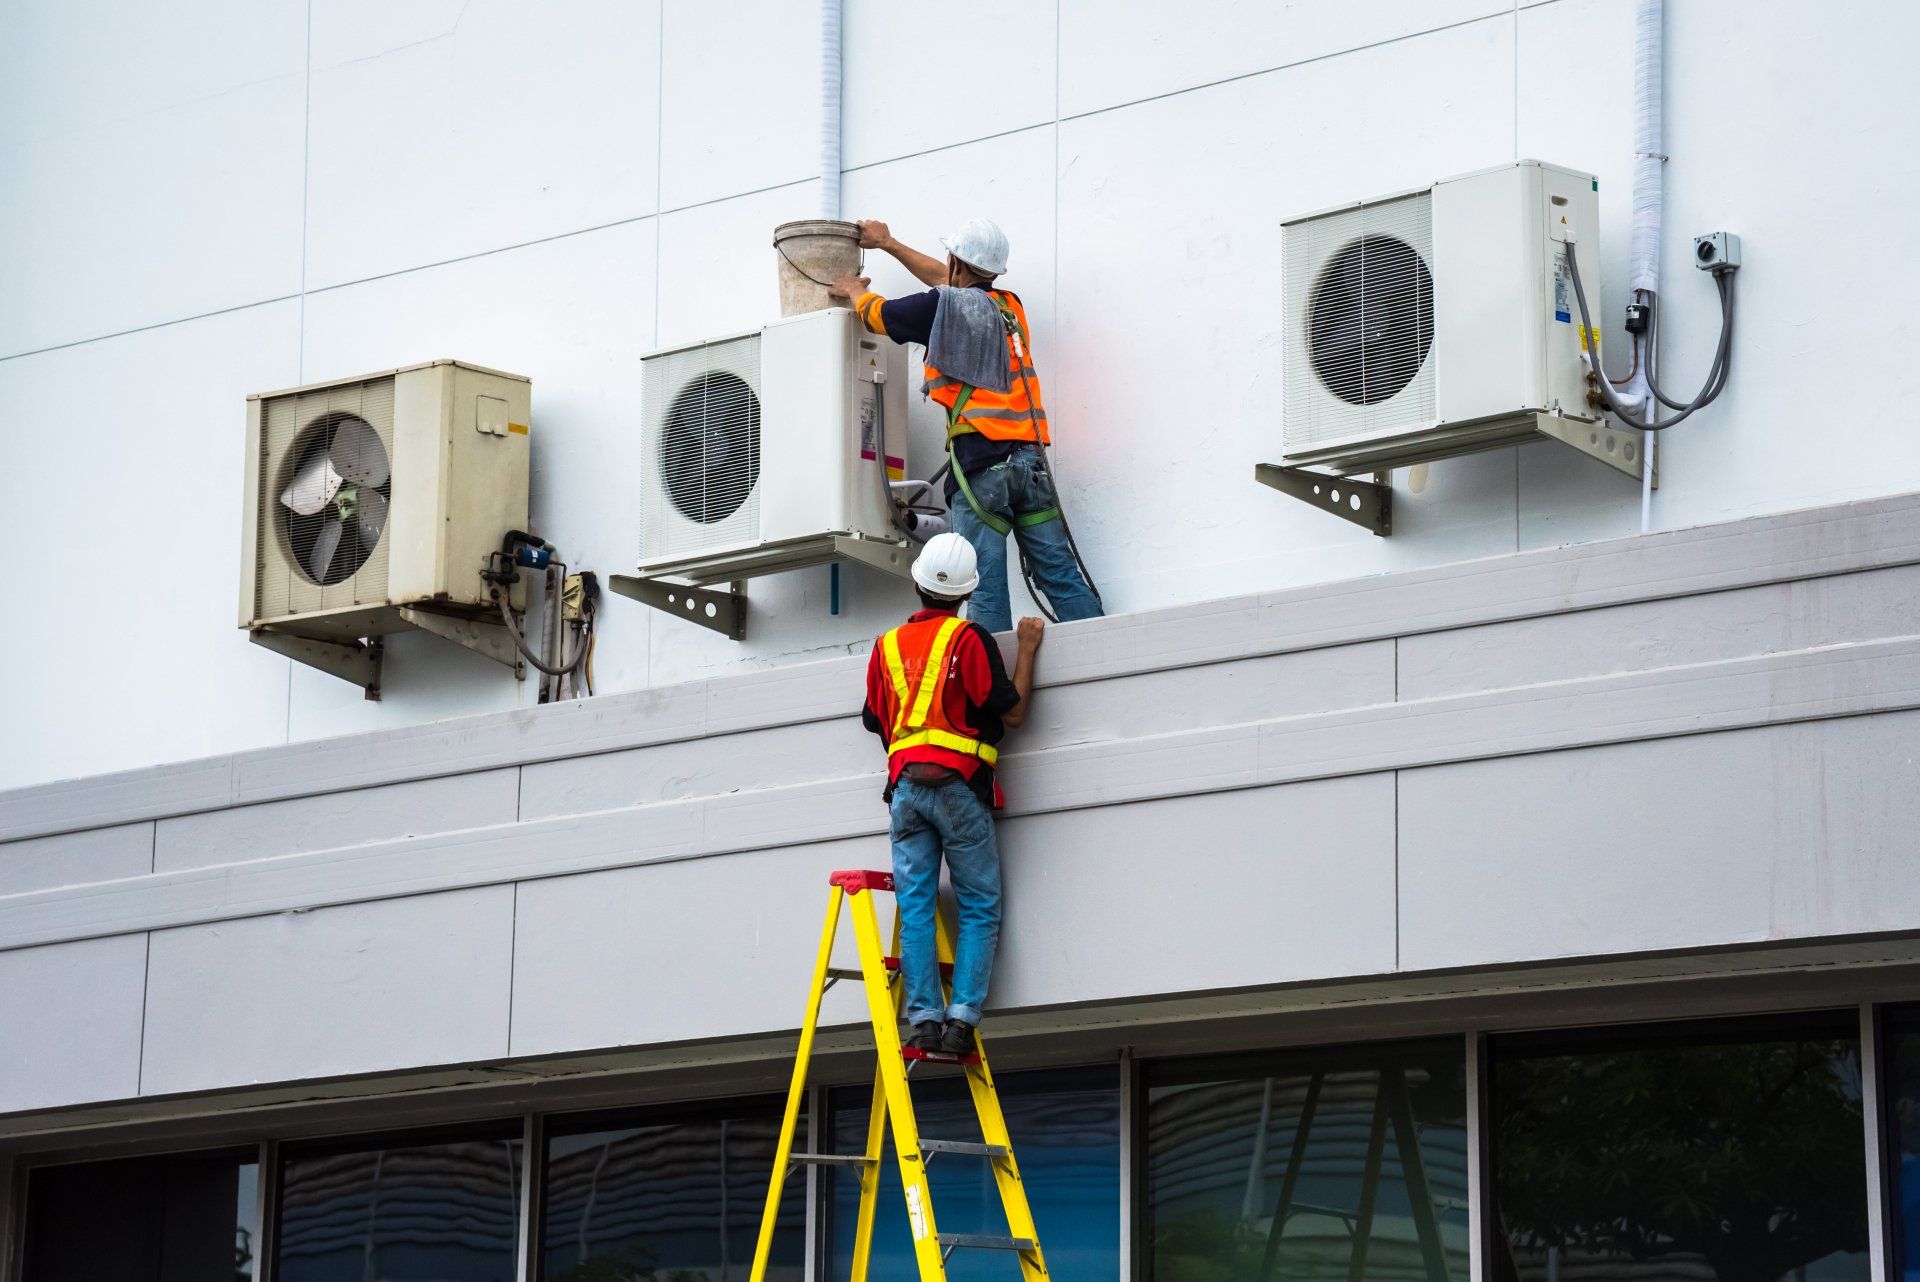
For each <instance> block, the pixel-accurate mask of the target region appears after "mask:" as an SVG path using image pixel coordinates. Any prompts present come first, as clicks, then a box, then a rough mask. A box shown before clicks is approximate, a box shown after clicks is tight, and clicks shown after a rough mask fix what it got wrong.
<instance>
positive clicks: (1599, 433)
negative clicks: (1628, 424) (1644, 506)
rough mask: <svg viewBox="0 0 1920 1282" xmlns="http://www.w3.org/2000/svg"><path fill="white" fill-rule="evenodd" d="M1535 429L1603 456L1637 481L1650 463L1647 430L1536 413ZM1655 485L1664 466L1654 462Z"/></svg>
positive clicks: (1598, 456)
mask: <svg viewBox="0 0 1920 1282" xmlns="http://www.w3.org/2000/svg"><path fill="white" fill-rule="evenodd" d="M1533 428H1534V430H1535V431H1536V432H1539V433H1540V434H1541V435H1542V436H1546V437H1551V438H1552V439H1553V440H1556V441H1559V442H1561V443H1563V444H1566V445H1571V446H1573V448H1574V449H1576V450H1579V451H1580V452H1581V453H1582V454H1585V455H1587V456H1588V457H1589V458H1596V459H1599V460H1600V461H1601V462H1602V463H1605V464H1606V465H1607V466H1608V467H1610V468H1612V469H1614V470H1615V471H1616V472H1625V473H1626V474H1627V475H1628V476H1631V477H1632V478H1633V479H1634V480H1636V481H1637V480H1639V479H1640V477H1641V474H1642V473H1641V469H1642V468H1643V467H1644V466H1645V464H1646V452H1647V445H1646V441H1645V440H1644V439H1642V438H1643V436H1644V433H1641V432H1636V431H1631V430H1629V429H1627V428H1624V427H1610V426H1608V425H1607V424H1605V423H1582V422H1580V421H1579V420H1577V419H1571V418H1562V417H1560V416H1559V415H1558V414H1535V415H1534V416H1533ZM1653 488H1654V489H1656V490H1657V489H1659V488H1660V465H1659V463H1657V462H1656V463H1655V464H1654V465H1653Z"/></svg>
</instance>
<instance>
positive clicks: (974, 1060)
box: [900, 1046, 980, 1064]
mask: <svg viewBox="0 0 1920 1282" xmlns="http://www.w3.org/2000/svg"><path fill="white" fill-rule="evenodd" d="M900 1054H901V1056H902V1057H903V1058H906V1059H918V1060H925V1061H927V1062H928V1063H930V1064H978V1063H979V1062H980V1057H979V1056H978V1055H949V1054H947V1053H946V1052H945V1051H923V1050H921V1049H920V1048H918V1047H916V1046H902V1047H901V1048H900Z"/></svg>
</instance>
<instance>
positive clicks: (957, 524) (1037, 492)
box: [949, 445, 1103, 632]
mask: <svg viewBox="0 0 1920 1282" xmlns="http://www.w3.org/2000/svg"><path fill="white" fill-rule="evenodd" d="M967 484H968V485H969V486H971V487H972V488H973V497H974V498H976V499H978V500H979V501H980V506H981V507H983V508H985V509H986V510H987V511H989V512H991V513H993V514H994V515H995V516H997V517H999V518H1000V519H1001V520H1003V521H1006V522H1009V523H1011V522H1012V521H1013V520H1014V519H1015V518H1016V517H1021V516H1025V515H1027V514H1028V513H1029V512H1044V511H1046V510H1047V509H1048V508H1050V507H1058V506H1059V505H1060V499H1059V496H1057V495H1056V494H1055V493H1054V492H1053V478H1052V477H1051V476H1049V475H1048V474H1047V468H1046V463H1045V460H1043V459H1042V458H1041V457H1040V447H1039V446H1037V445H1022V446H1021V447H1020V448H1019V449H1016V450H1015V451H1014V452H1013V453H1012V454H1011V455H1009V456H1008V457H1007V458H1006V459H1005V461H1003V462H1000V463H996V464H994V465H993V466H992V467H990V468H988V469H987V470H986V471H984V472H981V473H979V474H978V475H973V474H969V475H968V477H967ZM949 508H950V511H951V516H952V519H953V528H954V531H955V532H956V533H958V534H959V535H960V536H961V537H962V538H964V539H965V540H966V541H967V542H969V543H971V544H973V553H974V556H975V557H977V558H978V559H979V562H980V586H979V587H978V588H977V589H975V591H974V594H973V600H972V601H971V602H969V603H968V606H967V617H968V618H969V619H972V620H973V621H974V622H975V623H978V624H979V625H980V626H981V627H983V628H985V629H986V630H987V631H989V632H1010V631H1012V629H1013V607H1012V605H1011V603H1010V602H1009V600H1008V597H1007V540H1006V536H1004V535H1001V534H995V533H994V532H993V530H992V529H990V528H989V527H988V525H987V523H986V522H984V521H982V520H981V519H980V518H979V517H978V516H976V515H975V514H974V511H973V508H972V506H971V505H970V504H968V502H967V496H966V495H964V494H961V493H959V492H958V491H955V493H954V496H953V502H952V503H951V504H950V505H949ZM1013 537H1014V539H1015V540H1017V541H1018V542H1019V544H1020V548H1021V550H1022V551H1024V552H1025V553H1026V554H1027V565H1028V566H1029V568H1031V569H1032V571H1033V581H1034V584H1035V585H1036V586H1037V587H1038V588H1039V589H1040V590H1041V591H1042V592H1044V593H1045V594H1046V597H1047V600H1048V601H1049V602H1050V603H1051V604H1052V605H1053V612H1054V613H1055V614H1057V615H1059V616H1060V621H1061V622H1062V623H1071V622H1072V621H1073V620H1075V619H1097V618H1099V617H1100V615H1101V614H1102V613H1103V611H1102V610H1101V609H1100V601H1099V599H1098V598H1097V597H1095V596H1094V595H1093V592H1092V590H1091V589H1090V588H1088V587H1087V581H1086V580H1085V579H1084V578H1082V577H1081V575H1080V566H1079V564H1078V563H1077V562H1075V560H1074V559H1073V549H1072V548H1071V547H1070V546H1069V545H1068V543H1067V528H1066V523H1065V522H1064V521H1047V522H1044V523H1042V524H1040V525H1026V526H1021V525H1015V526H1014V527H1013Z"/></svg>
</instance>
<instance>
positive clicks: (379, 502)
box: [353, 490, 387, 551]
mask: <svg viewBox="0 0 1920 1282" xmlns="http://www.w3.org/2000/svg"><path fill="white" fill-rule="evenodd" d="M353 524H354V529H355V532H356V533H357V534H358V535H359V538H360V546H361V548H363V549H365V550H367V551H372V550H373V545H374V544H376V543H378V542H379V541H380V531H382V530H384V529H386V528H387V499H386V496H385V495H384V494H382V493H380V491H379V490H361V491H360V505H359V506H358V507H356V508H355V509H354V513H353Z"/></svg>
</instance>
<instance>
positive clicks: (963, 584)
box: [913, 530, 980, 601]
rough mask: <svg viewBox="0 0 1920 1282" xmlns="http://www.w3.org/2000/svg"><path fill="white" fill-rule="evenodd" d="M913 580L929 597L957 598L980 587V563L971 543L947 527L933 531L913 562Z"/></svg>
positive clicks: (951, 599)
mask: <svg viewBox="0 0 1920 1282" xmlns="http://www.w3.org/2000/svg"><path fill="white" fill-rule="evenodd" d="M913 581H914V582H915V583H918V584H919V585H920V590H921V591H922V592H925V593H926V594H927V595H928V596H937V597H941V598H943V599H945V600H948V601H958V600H960V599H961V598H962V597H966V596H971V595H973V590H974V589H975V588H977V587H979V586H980V563H979V561H978V559H977V558H976V557H975V556H974V555H973V544H971V543H969V542H967V541H966V539H965V538H963V537H962V536H960V535H958V534H955V533H953V531H951V530H949V531H947V533H945V534H936V535H934V536H933V537H932V538H930V539H928V540H927V545H926V546H925V547H923V548H921V549H920V555H919V556H917V557H915V558H914V561H913Z"/></svg>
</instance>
